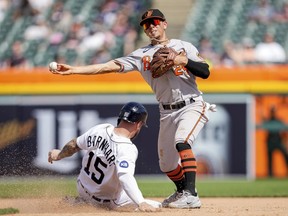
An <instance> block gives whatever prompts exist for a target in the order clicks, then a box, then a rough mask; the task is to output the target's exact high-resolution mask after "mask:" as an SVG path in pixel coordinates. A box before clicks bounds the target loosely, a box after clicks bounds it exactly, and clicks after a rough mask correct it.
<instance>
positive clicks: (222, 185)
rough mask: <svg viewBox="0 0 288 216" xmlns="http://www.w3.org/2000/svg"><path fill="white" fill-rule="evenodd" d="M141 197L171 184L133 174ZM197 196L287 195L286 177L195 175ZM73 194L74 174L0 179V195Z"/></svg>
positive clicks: (171, 189)
mask: <svg viewBox="0 0 288 216" xmlns="http://www.w3.org/2000/svg"><path fill="white" fill-rule="evenodd" d="M137 181H138V185H139V187H140V189H141V191H142V192H143V195H144V196H145V197H166V196H168V195H170V194H171V193H172V192H174V188H175V187H174V185H173V184H172V183H171V182H170V181H168V180H167V179H163V178H160V179H159V178H158V179H157V178H146V177H145V178H142V177H138V178H137ZM197 189H198V192H199V194H200V196H201V197H288V179H261V180H255V181H247V180H245V179H242V180H241V179H236V180H235V179H232V180H224V179H223V180H222V179H221V180H213V179H210V180H208V179H199V180H198V182H197ZM66 195H67V196H76V195H77V191H76V177H73V178H72V177H70V178H63V177H62V178H61V177H59V178H58V177H55V178H53V179H51V178H41V177H39V178H25V179H22V178H13V179H9V178H5V179H0V198H16V197H17V198H21V197H43V196H46V197H63V196H66Z"/></svg>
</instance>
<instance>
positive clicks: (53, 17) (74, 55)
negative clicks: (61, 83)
mask: <svg viewBox="0 0 288 216" xmlns="http://www.w3.org/2000/svg"><path fill="white" fill-rule="evenodd" d="M4 1H5V0H3V2H4ZM5 4H6V5H5V6H6V7H7V5H8V7H7V10H6V11H5V12H4V15H3V16H2V18H1V20H0V41H1V42H0V68H5V67H9V66H10V65H9V59H10V58H11V57H12V49H11V48H12V45H13V43H14V42H15V41H21V42H22V45H23V54H24V56H25V58H26V59H27V60H28V61H29V62H30V66H31V67H37V66H46V65H47V64H48V63H49V62H50V61H52V60H55V59H57V60H59V61H65V62H67V63H76V62H77V63H80V64H81V63H83V64H84V63H85V64H86V63H91V62H93V61H95V58H93V57H94V56H97V55H100V54H101V56H102V57H103V56H105V55H104V54H103V53H106V56H107V58H108V57H113V58H114V57H117V56H121V55H123V54H124V52H129V51H130V49H132V48H134V47H133V44H131V43H134V45H135V43H136V41H137V40H139V39H140V38H141V37H140V33H139V31H140V30H141V29H140V27H139V17H138V15H139V14H141V13H142V12H143V11H145V10H146V9H147V8H149V7H150V6H151V0H144V1H136V0H77V1H69V0H41V2H40V1H34V0H15V1H5ZM35 4H36V5H37V6H38V8H36V7H35V6H36V5H35ZM41 4H43V5H41ZM39 6H42V7H41V11H40V10H39V8H40V7H39ZM0 7H1V5H0ZM0 10H1V8H0ZM120 21H122V23H119V22H120ZM123 23H124V24H123ZM125 23H126V24H125ZM135 33H136V34H135ZM133 35H138V36H137V37H133ZM88 39H89V40H88ZM93 39H94V40H93ZM85 40H87V41H86V43H84V41H85ZM131 40H132V41H131ZM127 41H131V43H128V42H127ZM126 42H127V43H126ZM89 43H91V44H89ZM87 44H89V45H90V46H89V45H88V46H87ZM126 44H129V46H126ZM81 45H83V46H82V48H81V49H80V47H81ZM79 49H80V50H79ZM125 54H127V53H125ZM104 60H105V59H104Z"/></svg>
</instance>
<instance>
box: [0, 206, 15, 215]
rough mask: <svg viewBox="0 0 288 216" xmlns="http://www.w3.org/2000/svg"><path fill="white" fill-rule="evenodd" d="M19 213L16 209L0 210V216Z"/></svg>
mask: <svg viewBox="0 0 288 216" xmlns="http://www.w3.org/2000/svg"><path fill="white" fill-rule="evenodd" d="M16 213H19V210H18V209H15V208H4V209H0V215H5V214H16Z"/></svg>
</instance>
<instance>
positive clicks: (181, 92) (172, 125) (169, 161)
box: [115, 39, 210, 172]
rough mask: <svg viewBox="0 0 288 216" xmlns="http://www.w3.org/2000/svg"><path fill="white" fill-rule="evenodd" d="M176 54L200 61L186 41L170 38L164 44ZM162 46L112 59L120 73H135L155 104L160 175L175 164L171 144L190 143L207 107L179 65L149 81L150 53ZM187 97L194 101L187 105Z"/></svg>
mask: <svg viewBox="0 0 288 216" xmlns="http://www.w3.org/2000/svg"><path fill="white" fill-rule="evenodd" d="M166 46H167V47H172V48H174V49H175V50H176V51H177V52H183V51H184V52H185V53H186V55H187V57H188V58H189V59H191V60H193V61H196V62H204V60H203V59H202V58H201V57H200V56H199V53H198V50H197V49H196V47H195V46H193V45H192V44H191V43H189V42H185V41H182V40H178V39H171V40H170V41H169V43H168V44H167V45H166ZM160 47H163V45H155V46H153V45H148V46H145V47H142V48H140V49H137V50H135V51H134V52H132V53H131V54H129V55H128V56H125V57H120V58H117V59H115V62H116V63H118V64H120V65H121V71H120V73H125V72H130V71H139V72H140V73H141V75H142V77H143V78H144V79H145V81H146V82H147V83H148V84H149V85H150V87H151V89H152V90H153V92H154V93H155V95H156V99H157V100H158V102H159V109H160V131H159V137H158V155H159V159H160V160H159V162H160V168H161V170H162V171H163V172H169V171H171V170H174V169H175V168H176V167H177V165H178V161H179V154H178V152H177V150H176V148H175V145H176V144H177V143H179V142H182V143H184V142H187V143H189V144H190V145H192V143H193V142H194V140H195V138H196V137H197V135H198V133H199V132H200V130H201V129H202V128H203V126H204V124H205V123H206V122H207V121H208V119H209V118H208V112H207V111H208V110H209V109H210V104H209V103H206V102H204V101H203V98H202V96H201V95H202V92H201V91H199V90H198V87H197V84H196V77H195V76H194V75H193V74H192V73H191V72H189V71H188V70H187V68H185V67H183V66H177V67H173V69H171V70H170V71H168V72H167V73H165V74H164V75H163V76H161V77H159V78H156V79H154V78H152V75H151V71H150V62H151V61H152V57H153V54H154V53H155V52H156V51H157V50H158V49H159V48H160ZM191 98H193V100H194V101H195V102H193V100H192V102H191ZM179 102H181V103H183V102H184V103H185V104H186V106H185V107H183V108H181V109H171V110H164V109H163V106H162V105H167V104H169V105H175V104H177V103H179Z"/></svg>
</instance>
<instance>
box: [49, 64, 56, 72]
mask: <svg viewBox="0 0 288 216" xmlns="http://www.w3.org/2000/svg"><path fill="white" fill-rule="evenodd" d="M49 68H50V69H51V70H57V62H51V63H50V64H49Z"/></svg>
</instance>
